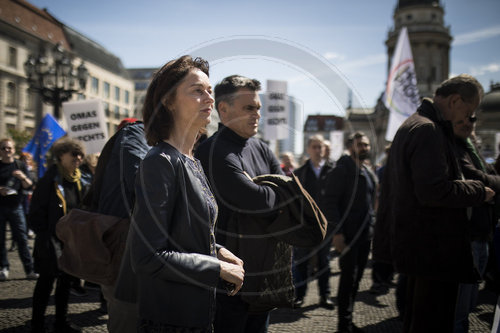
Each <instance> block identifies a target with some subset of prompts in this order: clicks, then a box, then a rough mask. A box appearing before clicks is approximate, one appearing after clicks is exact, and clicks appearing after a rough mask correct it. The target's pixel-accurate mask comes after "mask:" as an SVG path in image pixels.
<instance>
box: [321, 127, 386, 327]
mask: <svg viewBox="0 0 500 333" xmlns="http://www.w3.org/2000/svg"><path fill="white" fill-rule="evenodd" d="M347 149H348V151H349V155H345V156H342V157H341V158H340V159H339V160H338V161H337V165H336V167H335V169H333V171H332V172H330V174H329V176H328V179H327V184H326V187H325V195H324V196H323V202H322V205H321V207H324V211H323V212H324V213H325V216H326V218H327V219H328V223H329V224H331V227H333V229H334V230H333V234H334V235H333V245H334V246H335V249H336V250H337V251H338V252H340V258H339V266H340V280H339V287H338V295H337V301H338V314H339V324H338V328H339V331H340V332H342V333H343V332H358V331H359V329H358V328H357V327H356V326H354V324H353V322H352V313H353V308H354V299H355V297H356V293H357V292H358V288H359V282H360V280H361V278H362V277H363V271H364V269H365V267H366V263H367V261H368V255H369V253H370V244H371V236H372V227H373V217H374V206H375V191H376V187H377V177H376V176H375V174H374V173H373V172H372V171H371V170H370V169H369V168H368V167H367V166H366V165H365V164H364V161H365V160H366V159H367V158H368V157H369V154H370V141H369V139H368V137H367V136H366V135H365V134H363V133H361V132H356V133H354V134H352V135H350V136H349V138H348V140H347ZM329 227H330V226H329Z"/></svg>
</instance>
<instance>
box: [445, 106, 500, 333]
mask: <svg viewBox="0 0 500 333" xmlns="http://www.w3.org/2000/svg"><path fill="white" fill-rule="evenodd" d="M475 119H476V118H475V116H472V117H471V118H470V119H469V121H464V122H461V123H457V124H455V126H453V133H454V134H455V137H456V147H455V149H456V154H457V158H458V161H459V163H460V167H461V169H462V172H463V175H464V178H465V179H475V180H479V181H481V182H482V183H483V184H485V185H486V186H488V187H490V188H491V189H492V190H494V191H495V192H496V193H500V176H498V175H497V174H496V172H495V170H494V169H493V167H492V166H490V165H488V164H487V163H486V161H485V160H484V158H483V157H482V156H481V155H480V153H479V150H478V149H477V147H476V145H475V143H474V140H473V139H474V134H473V130H474V122H475ZM493 208H494V207H493V205H492V204H491V203H484V204H482V205H481V206H479V207H473V208H472V214H471V217H470V226H469V230H470V237H471V248H472V255H473V259H474V263H475V265H476V267H477V269H478V271H479V274H480V275H481V278H483V276H484V272H485V270H486V264H487V263H488V252H489V243H490V242H491V240H492V239H493V231H494V228H495V224H496V221H497V219H498V216H496V213H495V211H494V209H493ZM478 290H479V283H461V284H460V286H459V290H458V298H457V309H456V313H455V331H454V332H455V333H462V332H468V331H469V313H470V312H471V311H472V310H473V309H474V307H475V306H476V300H477V294H478Z"/></svg>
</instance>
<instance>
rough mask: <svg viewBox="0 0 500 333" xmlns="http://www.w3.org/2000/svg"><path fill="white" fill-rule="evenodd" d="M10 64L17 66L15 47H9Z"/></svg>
mask: <svg viewBox="0 0 500 333" xmlns="http://www.w3.org/2000/svg"><path fill="white" fill-rule="evenodd" d="M9 66H10V67H14V68H17V50H16V48H14V47H9Z"/></svg>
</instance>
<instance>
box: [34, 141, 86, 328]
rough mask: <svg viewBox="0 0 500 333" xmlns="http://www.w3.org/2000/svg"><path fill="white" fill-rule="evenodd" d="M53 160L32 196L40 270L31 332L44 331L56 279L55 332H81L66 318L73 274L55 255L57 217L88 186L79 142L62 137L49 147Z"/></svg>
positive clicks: (78, 199) (58, 244)
mask: <svg viewBox="0 0 500 333" xmlns="http://www.w3.org/2000/svg"><path fill="white" fill-rule="evenodd" d="M51 151H52V156H53V157H54V159H55V164H54V165H52V166H51V167H50V168H49V169H48V170H47V172H46V173H45V175H44V176H43V177H42V178H40V180H39V181H38V184H37V186H36V188H35V191H34V192H33V196H32V198H31V205H30V210H29V215H28V222H29V225H30V227H31V229H32V230H33V231H34V232H35V234H36V236H35V249H34V252H33V257H34V259H35V271H36V272H37V273H39V274H40V277H39V278H38V280H37V282H36V285H35V290H34V292H33V316H32V320H31V330H32V332H37V333H39V332H45V310H46V309H47V305H48V303H49V297H50V293H51V292H52V288H53V284H54V281H56V280H57V282H56V291H55V305H56V322H55V326H54V332H80V331H81V330H80V328H79V327H77V326H75V325H73V324H71V323H70V322H69V321H68V319H67V313H68V299H69V292H70V284H71V280H72V278H73V277H71V276H70V275H68V274H66V273H65V272H63V271H61V270H59V267H58V264H57V258H58V257H59V256H60V254H61V251H62V246H63V245H62V242H61V241H60V240H59V239H58V238H57V236H56V231H55V228H56V224H57V221H58V220H59V219H60V218H61V217H62V216H64V215H66V214H67V213H68V212H69V211H70V210H71V209H73V208H78V207H79V206H80V203H81V201H82V198H83V196H84V195H85V193H86V190H87V188H88V186H89V184H88V183H85V182H84V181H83V180H82V179H81V173H80V169H79V168H78V167H79V166H80V164H81V163H82V160H83V157H84V156H85V150H84V147H83V145H82V143H81V142H80V141H78V140H76V139H71V138H67V137H65V138H62V139H59V140H58V141H56V142H55V143H54V145H53V146H52V148H51Z"/></svg>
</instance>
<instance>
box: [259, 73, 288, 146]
mask: <svg viewBox="0 0 500 333" xmlns="http://www.w3.org/2000/svg"><path fill="white" fill-rule="evenodd" d="M289 103H290V102H289V99H288V95H287V83H286V81H274V80H267V92H266V96H265V102H264V107H265V109H264V110H263V117H264V121H265V123H264V135H263V136H264V139H266V140H280V139H286V138H288V132H289V128H288V127H289V125H288V113H289Z"/></svg>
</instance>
